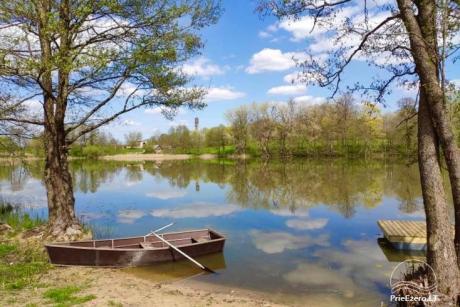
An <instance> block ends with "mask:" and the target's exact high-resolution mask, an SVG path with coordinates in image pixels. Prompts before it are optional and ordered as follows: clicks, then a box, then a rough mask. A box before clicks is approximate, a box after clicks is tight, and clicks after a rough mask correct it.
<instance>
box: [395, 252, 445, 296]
mask: <svg viewBox="0 0 460 307" xmlns="http://www.w3.org/2000/svg"><path fill="white" fill-rule="evenodd" d="M428 276H432V278H431V279H432V280H429V278H428ZM390 287H391V296H390V301H394V302H432V301H436V300H437V297H438V295H437V294H436V293H437V289H438V283H437V279H436V273H435V271H434V270H433V268H432V267H431V266H430V265H429V264H428V263H426V262H424V261H421V260H415V259H413V260H406V261H403V262H401V263H399V264H398V265H397V266H396V267H395V268H394V269H393V271H392V272H391V275H390Z"/></svg>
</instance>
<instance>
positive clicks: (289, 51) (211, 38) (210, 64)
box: [105, 0, 460, 140]
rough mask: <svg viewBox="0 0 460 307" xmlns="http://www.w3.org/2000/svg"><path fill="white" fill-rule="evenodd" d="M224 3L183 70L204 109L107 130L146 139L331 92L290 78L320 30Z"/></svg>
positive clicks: (455, 76)
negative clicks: (237, 111)
mask: <svg viewBox="0 0 460 307" xmlns="http://www.w3.org/2000/svg"><path fill="white" fill-rule="evenodd" d="M379 1H383V2H385V1H386V2H389V1H387V0H379ZM223 6H224V13H223V15H222V17H221V18H220V20H219V22H218V23H217V24H216V25H213V26H211V27H209V28H207V29H205V30H204V32H203V38H204V40H205V47H204V49H203V51H202V54H201V55H200V56H198V57H195V58H194V59H192V60H191V61H190V62H189V63H187V64H186V65H185V66H184V68H183V69H184V71H185V72H188V73H189V74H190V75H193V76H194V81H193V83H194V84H196V85H200V86H204V87H206V88H208V90H209V92H208V96H207V100H206V102H207V107H206V108H205V109H204V110H201V111H194V110H189V109H183V110H180V111H179V112H178V114H177V116H176V117H175V118H174V120H172V121H171V120H167V119H165V118H163V116H162V115H161V113H160V112H159V110H158V109H147V110H146V109H142V110H137V111H134V112H131V113H129V114H127V115H125V116H124V117H123V118H121V119H119V120H118V121H116V122H115V123H112V124H110V126H108V127H106V128H105V129H106V130H107V131H110V132H111V133H112V134H113V135H114V136H115V137H116V138H118V139H120V140H122V139H123V138H124V137H123V136H124V135H125V134H126V133H128V132H130V131H140V132H142V134H143V137H144V138H148V137H150V136H152V135H154V134H158V133H161V132H165V131H167V130H168V129H169V128H170V127H171V126H174V125H178V124H185V125H187V126H188V127H189V128H191V129H192V128H193V125H194V118H195V117H198V118H199V120H200V128H203V127H211V126H216V125H219V124H221V123H225V112H226V111H227V110H229V109H232V108H235V107H237V106H240V105H242V104H250V103H252V102H265V101H277V102H278V101H287V100H288V99H290V98H294V99H295V100H296V101H297V102H298V103H299V104H301V103H303V104H314V103H318V102H319V101H321V100H322V99H324V98H325V97H328V96H329V95H330V91H329V90H327V89H323V88H319V87H317V86H306V85H304V84H299V83H294V84H293V83H292V82H291V80H292V77H290V76H289V74H294V75H295V72H296V71H298V68H296V67H295V63H294V62H293V61H292V58H293V57H301V56H302V54H303V53H302V51H303V50H305V49H306V48H311V49H313V50H325V49H327V48H328V46H330V45H331V42H330V40H327V37H325V36H322V33H320V32H318V33H316V34H315V33H309V31H306V30H305V29H306V28H307V27H305V25H308V21H304V23H302V22H298V23H280V22H278V20H277V19H275V18H274V17H271V16H268V17H263V18H261V17H260V16H259V15H258V14H257V13H255V12H254V9H255V1H248V0H224V1H223ZM375 17H376V18H379V17H380V16H377V15H376V16H375ZM313 35H315V36H313ZM377 74H378V72H377V71H376V70H375V69H372V68H369V67H368V66H367V64H366V63H365V62H360V61H354V62H353V63H352V65H350V66H349V67H348V69H347V71H346V73H345V75H344V79H345V80H346V81H347V82H349V83H353V82H355V81H361V80H370V79H371V78H372V77H375V76H376V75H377ZM448 78H449V79H452V80H459V79H460V70H458V68H457V69H456V68H455V65H450V67H449V70H448ZM414 95H415V92H414V91H410V90H405V89H403V88H395V89H394V90H393V93H392V94H391V95H390V96H388V97H387V99H386V103H387V107H386V108H384V109H383V111H386V110H390V111H391V110H393V109H394V106H395V101H397V100H398V99H399V98H400V97H403V96H414ZM357 98H358V100H359V99H360V98H359V97H357Z"/></svg>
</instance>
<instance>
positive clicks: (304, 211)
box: [270, 208, 308, 217]
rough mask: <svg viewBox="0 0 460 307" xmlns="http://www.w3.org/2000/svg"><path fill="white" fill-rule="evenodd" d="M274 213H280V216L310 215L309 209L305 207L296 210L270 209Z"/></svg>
mask: <svg viewBox="0 0 460 307" xmlns="http://www.w3.org/2000/svg"><path fill="white" fill-rule="evenodd" d="M270 212H271V213H272V214H275V215H279V216H302V217H307V216H308V209H304V208H299V209H295V210H290V209H285V208H283V209H277V210H270Z"/></svg>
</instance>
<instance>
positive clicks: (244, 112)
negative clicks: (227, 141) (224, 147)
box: [225, 106, 249, 154]
mask: <svg viewBox="0 0 460 307" xmlns="http://www.w3.org/2000/svg"><path fill="white" fill-rule="evenodd" d="M225 116H226V118H227V121H228V122H229V123H230V132H231V135H232V138H233V140H234V143H235V151H236V153H237V154H245V153H246V148H247V145H248V138H249V110H248V108H247V107H246V106H240V107H238V108H236V109H234V110H230V111H228V112H227V113H226V114H225Z"/></svg>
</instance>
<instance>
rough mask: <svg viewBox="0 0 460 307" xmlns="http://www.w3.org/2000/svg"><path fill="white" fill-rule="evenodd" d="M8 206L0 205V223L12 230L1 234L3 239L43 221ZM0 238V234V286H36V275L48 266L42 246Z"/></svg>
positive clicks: (5, 287)
mask: <svg viewBox="0 0 460 307" xmlns="http://www.w3.org/2000/svg"><path fill="white" fill-rule="evenodd" d="M12 208H13V207H12V206H11V205H9V204H2V205H0V222H2V223H7V224H8V225H10V226H11V227H12V231H10V232H8V233H6V234H3V238H4V239H5V238H6V239H9V238H12V237H13V236H14V235H16V234H18V233H19V232H21V231H25V230H30V229H33V228H35V227H37V226H40V225H42V224H43V223H44V221H43V220H41V219H39V218H31V217H30V216H29V215H28V214H21V213H19V212H17V211H16V210H14V209H12ZM1 239H2V236H1V234H0V289H5V290H19V289H23V288H25V287H27V286H37V285H38V277H39V275H40V274H41V273H44V272H46V271H47V270H48V269H49V268H50V265H49V263H48V259H47V256H46V255H45V254H44V251H43V249H42V247H40V246H39V245H37V244H35V245H34V244H27V245H21V244H20V243H19V242H18V241H14V240H11V239H9V240H8V241H6V242H2V240H1Z"/></svg>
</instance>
